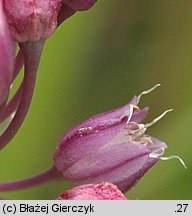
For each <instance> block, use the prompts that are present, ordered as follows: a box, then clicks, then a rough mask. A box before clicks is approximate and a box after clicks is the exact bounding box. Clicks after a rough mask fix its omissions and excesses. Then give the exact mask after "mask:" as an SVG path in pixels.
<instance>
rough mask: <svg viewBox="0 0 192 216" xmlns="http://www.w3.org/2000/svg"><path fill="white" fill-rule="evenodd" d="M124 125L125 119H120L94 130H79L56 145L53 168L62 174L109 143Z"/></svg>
mask: <svg viewBox="0 0 192 216" xmlns="http://www.w3.org/2000/svg"><path fill="white" fill-rule="evenodd" d="M125 125H126V119H122V120H120V121H115V122H113V124H105V125H99V126H97V127H95V128H91V127H88V128H81V129H80V130H78V131H76V132H75V133H74V134H73V135H72V136H70V137H67V138H65V139H63V141H62V142H61V143H60V144H59V145H58V147H57V149H56V151H55V154H54V162H55V166H56V167H57V169H58V170H60V171H61V172H64V171H65V170H66V169H68V168H69V167H71V166H72V165H73V164H74V163H76V162H77V161H79V160H80V159H82V158H85V157H86V156H87V155H89V154H91V153H93V152H95V151H96V150H97V149H99V148H102V147H103V146H104V145H106V143H109V141H110V140H112V139H113V138H114V137H116V135H117V134H118V133H119V132H121V131H122V130H123V128H124V127H125Z"/></svg>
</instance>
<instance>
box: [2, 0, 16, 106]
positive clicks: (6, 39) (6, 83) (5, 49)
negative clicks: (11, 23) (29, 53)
mask: <svg viewBox="0 0 192 216" xmlns="http://www.w3.org/2000/svg"><path fill="white" fill-rule="evenodd" d="M14 55H15V45H14V43H13V41H12V38H11V35H10V32H9V27H8V24H7V21H6V17H5V15H4V12H3V5H2V1H0V109H1V108H2V106H3V105H5V103H6V101H7V98H8V95H9V90H10V84H11V81H12V77H13V67H14Z"/></svg>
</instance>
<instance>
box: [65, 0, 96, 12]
mask: <svg viewBox="0 0 192 216" xmlns="http://www.w3.org/2000/svg"><path fill="white" fill-rule="evenodd" d="M96 1H97V0H63V3H64V4H66V5H68V6H69V7H70V8H71V9H73V10H75V11H81V10H88V9H89V8H91V7H92V6H93V5H94V4H95V3H96Z"/></svg>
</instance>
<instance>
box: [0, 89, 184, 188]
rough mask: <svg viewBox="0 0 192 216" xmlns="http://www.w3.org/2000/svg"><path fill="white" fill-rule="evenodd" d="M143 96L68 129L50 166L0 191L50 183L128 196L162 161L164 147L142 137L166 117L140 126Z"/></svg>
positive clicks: (0, 185) (148, 138) (156, 141)
mask: <svg viewBox="0 0 192 216" xmlns="http://www.w3.org/2000/svg"><path fill="white" fill-rule="evenodd" d="M157 86H159V85H156V86H154V87H153V88H151V89H150V90H148V91H144V92H142V93H141V94H140V95H139V96H134V97H133V99H132V100H131V101H130V102H129V103H128V104H126V105H125V106H123V107H120V108H118V109H115V110H112V111H109V112H105V113H103V114H99V115H96V116H93V117H92V118H90V119H88V120H86V121H84V122H83V123H81V124H79V125H77V126H75V127H74V128H72V129H70V130H69V131H68V132H67V133H65V134H64V137H63V139H62V140H61V142H60V144H59V145H58V146H57V148H56V151H55V153H54V166H53V167H52V168H50V169H48V170H47V171H45V172H43V173H40V174H38V175H36V176H33V177H31V178H27V179H23V180H19V181H15V182H8V183H2V184H0V191H9V190H18V189H23V188H27V187H30V186H34V185H37V184H40V183H43V182H47V181H51V180H61V179H63V178H65V179H68V180H69V181H71V182H72V183H74V184H75V185H84V184H96V183H99V182H110V183H113V184H115V185H117V186H118V188H119V189H120V190H121V191H123V192H124V191H128V190H129V189H130V188H131V187H132V186H134V185H135V184H136V183H137V182H138V180H139V179H140V178H141V177H142V176H143V175H144V174H145V173H146V172H147V171H148V170H149V169H150V168H151V167H152V166H153V165H154V164H156V163H157V162H158V161H159V160H169V159H172V158H177V159H179V160H180V162H181V163H182V165H183V166H184V167H185V164H184V162H183V161H182V159H181V158H179V157H178V156H169V157H162V154H163V153H164V150H165V149H166V148H167V145H166V144H165V143H164V142H162V141H160V140H158V139H156V138H154V137H151V136H149V135H147V134H146V133H145V132H146V130H147V128H148V127H150V126H152V125H153V124H154V123H156V122H157V121H158V120H160V119H161V118H162V117H163V116H164V115H165V114H166V113H167V112H169V111H171V110H167V111H165V112H164V113H163V114H161V115H160V116H159V117H157V118H156V119H154V120H153V121H152V122H151V123H147V124H142V123H141V121H142V120H143V119H144V118H145V116H146V115H147V113H148V108H147V107H145V108H144V109H139V107H138V106H137V105H138V103H139V100H140V98H141V96H142V95H143V94H147V93H149V92H151V91H152V90H154V89H155V88H156V87H157Z"/></svg>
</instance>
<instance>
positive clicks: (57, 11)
mask: <svg viewBox="0 0 192 216" xmlns="http://www.w3.org/2000/svg"><path fill="white" fill-rule="evenodd" d="M94 3H95V1H93V0H89V1H88V0H85V1H74V0H73V1H62V0H3V1H0V20H1V22H0V48H1V52H0V59H1V61H0V111H1V112H0V123H1V122H2V121H4V120H6V118H8V117H10V116H12V117H13V119H12V121H11V122H10V124H9V125H8V127H7V129H6V130H5V131H4V132H3V134H2V135H1V136H0V149H2V148H3V147H4V146H5V145H6V144H7V143H8V142H9V141H10V140H11V139H12V138H13V137H14V135H15V134H16V132H17V131H18V129H19V128H20V126H21V124H22V122H23V120H24V118H25V116H26V114H27V112H28V110H29V106H30V104H31V101H32V96H33V92H34V87H35V82H36V73H37V70H38V66H39V62H40V58H41V53H42V49H43V46H44V42H45V40H46V39H47V38H49V37H50V36H51V35H52V34H53V32H54V31H55V30H56V28H57V27H58V26H59V25H60V24H61V23H62V22H63V21H64V20H66V19H67V18H68V17H70V16H71V15H73V14H74V13H75V12H76V11H77V10H85V9H88V8H90V7H91V6H92V5H93V4H94ZM13 41H15V42H18V45H19V47H20V51H19V52H18V55H17V57H16V58H15V53H14V52H15V46H14V42H13ZM14 62H15V68H14ZM23 64H24V68H25V70H24V79H23V82H22V83H21V85H20V87H19V89H18V91H17V93H16V94H15V96H14V97H13V98H12V100H11V101H10V102H9V103H8V104H7V105H5V103H6V101H7V98H8V95H9V89H10V85H11V84H12V82H13V81H14V80H15V78H16V76H17V74H18V73H19V72H20V70H21V68H22V66H23ZM2 108H3V109H2ZM13 113H14V115H11V114H13Z"/></svg>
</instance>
